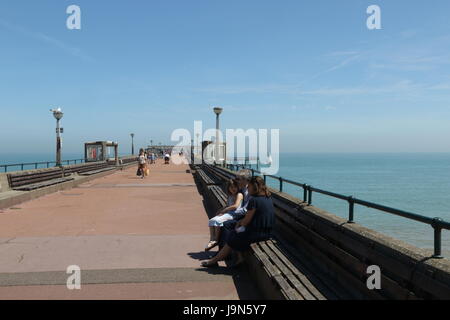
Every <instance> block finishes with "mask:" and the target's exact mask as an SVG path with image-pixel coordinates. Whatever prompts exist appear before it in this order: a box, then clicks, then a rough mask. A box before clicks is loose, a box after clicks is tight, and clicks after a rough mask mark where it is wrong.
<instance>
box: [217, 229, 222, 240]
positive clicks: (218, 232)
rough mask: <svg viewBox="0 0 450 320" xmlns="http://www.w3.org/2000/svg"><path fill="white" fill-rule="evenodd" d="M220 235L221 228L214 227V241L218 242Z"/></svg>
mask: <svg viewBox="0 0 450 320" xmlns="http://www.w3.org/2000/svg"><path fill="white" fill-rule="evenodd" d="M221 233H222V228H221V227H216V236H215V240H216V241H219V240H220V234H221Z"/></svg>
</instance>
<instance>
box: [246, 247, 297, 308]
mask: <svg viewBox="0 0 450 320" xmlns="http://www.w3.org/2000/svg"><path fill="white" fill-rule="evenodd" d="M251 248H252V249H253V252H254V253H255V255H256V257H257V258H258V260H259V261H260V263H261V264H262V266H263V268H264V270H266V273H267V274H268V275H269V277H270V278H271V279H272V280H273V281H274V282H275V283H276V284H277V286H278V287H279V288H280V289H281V291H282V293H283V295H284V296H285V297H286V298H287V299H289V300H304V299H303V297H302V296H301V295H300V294H299V293H298V292H297V291H295V290H294V289H293V288H292V287H291V286H290V285H289V283H288V282H287V281H286V279H284V277H283V276H282V272H281V270H280V269H278V268H277V267H276V266H275V265H273V264H272V263H271V262H270V260H269V259H268V257H267V255H266V254H264V253H263V251H262V249H261V248H260V247H259V244H258V243H255V244H253V245H252V246H251Z"/></svg>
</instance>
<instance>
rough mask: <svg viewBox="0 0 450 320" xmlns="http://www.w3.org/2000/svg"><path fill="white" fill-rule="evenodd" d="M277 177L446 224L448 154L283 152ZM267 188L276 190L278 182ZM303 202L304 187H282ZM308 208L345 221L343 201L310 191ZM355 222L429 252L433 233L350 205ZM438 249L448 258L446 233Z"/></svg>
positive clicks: (449, 185)
mask: <svg viewBox="0 0 450 320" xmlns="http://www.w3.org/2000/svg"><path fill="white" fill-rule="evenodd" d="M278 175H279V176H282V177H285V178H289V179H291V180H294V181H298V182H301V183H307V184H309V185H312V186H314V187H316V188H320V189H324V190H327V191H333V192H336V193H340V194H343V195H353V196H354V197H357V198H359V199H363V200H367V201H371V202H375V203H379V204H383V205H386V206H390V207H394V208H397V209H402V210H406V211H410V212H413V213H418V214H421V215H425V216H428V217H441V218H443V219H445V220H447V221H450V153H420V154H419V153H415V154H413V153H411V154H406V153H405V154H387V153H386V154H383V153H378V154H336V153H333V154H306V153H302V154H300V153H299V154H282V155H281V156H280V170H279V174H278ZM267 181H268V184H269V185H270V186H272V187H274V188H278V186H279V182H278V181H277V180H273V179H269V178H268V180H267ZM283 189H284V191H285V192H287V193H290V194H292V195H294V196H297V197H299V198H303V189H302V188H299V187H294V186H291V185H287V184H285V185H284V186H283ZM312 204H313V205H314V206H317V207H320V208H322V209H324V210H327V211H329V212H331V213H333V214H335V215H338V216H340V217H342V218H348V203H347V202H346V201H343V200H338V199H334V198H331V197H328V196H324V195H320V194H316V193H313V199H312ZM355 221H356V222H357V223H359V224H362V225H364V226H366V227H368V228H371V229H374V230H376V231H378V232H381V233H383V234H386V235H389V236H392V237H394V238H397V239H400V240H403V241H406V242H408V243H410V244H413V245H415V246H418V247H421V248H425V249H432V248H433V229H432V228H431V227H429V226H427V225H423V224H421V223H419V222H415V221H411V220H408V219H405V218H402V217H398V216H394V215H390V214H387V213H383V212H381V211H377V210H373V209H369V208H366V207H362V206H358V205H356V206H355ZM442 248H443V251H444V254H445V256H446V257H450V231H446V230H444V231H443V240H442Z"/></svg>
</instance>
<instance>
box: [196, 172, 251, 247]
mask: <svg viewBox="0 0 450 320" xmlns="http://www.w3.org/2000/svg"><path fill="white" fill-rule="evenodd" d="M227 193H228V201H227V206H226V207H225V208H222V209H221V210H219V211H218V212H217V214H216V216H215V217H214V218H212V219H210V220H209V231H210V241H209V242H208V244H207V245H206V247H205V251H209V250H211V249H212V248H214V247H215V246H217V245H218V244H219V239H220V231H221V227H223V223H224V222H225V221H229V220H233V217H234V215H233V213H234V212H235V211H237V210H239V209H240V208H241V206H242V201H243V200H244V195H243V194H242V193H241V192H240V191H239V185H238V182H237V181H236V180H230V181H228V184H227Z"/></svg>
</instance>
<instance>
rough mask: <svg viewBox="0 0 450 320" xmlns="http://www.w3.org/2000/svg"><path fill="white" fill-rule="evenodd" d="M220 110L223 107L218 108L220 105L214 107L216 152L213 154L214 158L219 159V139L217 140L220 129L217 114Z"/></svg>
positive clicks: (218, 114)
mask: <svg viewBox="0 0 450 320" xmlns="http://www.w3.org/2000/svg"><path fill="white" fill-rule="evenodd" d="M222 111H223V109H222V108H220V107H215V108H214V113H215V114H216V152H215V153H216V155H215V158H216V160H219V143H220V141H219V129H220V126H219V116H220V114H221V113H222ZM217 162H218V161H217Z"/></svg>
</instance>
